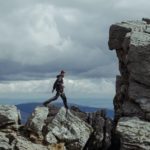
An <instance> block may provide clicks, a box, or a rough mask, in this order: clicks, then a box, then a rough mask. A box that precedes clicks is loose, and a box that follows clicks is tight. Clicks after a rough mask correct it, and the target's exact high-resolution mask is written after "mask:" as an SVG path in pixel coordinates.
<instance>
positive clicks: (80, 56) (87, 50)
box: [0, 0, 150, 81]
mask: <svg viewBox="0 0 150 150" xmlns="http://www.w3.org/2000/svg"><path fill="white" fill-rule="evenodd" d="M141 3H143V4H144V7H141ZM148 3H149V1H147V0H145V3H144V2H143V1H141V0H139V1H138V2H136V1H132V2H131V1H128V0H127V1H125V0H121V1H120V0H110V1H105V0H94V1H91V0H83V1H79V0H72V1H70V0H64V1H60V0H59V1H58V0H50V1H49V0H45V1H43V0H30V1H29V0H13V1H8V0H5V1H2V0H0V17H1V18H0V80H1V81H2V80H30V79H43V78H47V77H50V76H54V75H55V74H56V73H57V72H58V71H59V70H61V69H65V70H66V71H67V72H68V74H70V75H72V76H77V77H82V78H84V77H86V78H88V77H90V78H93V77H94V78H100V77H108V78H110V77H115V75H116V74H117V73H118V71H117V70H118V67H117V58H116V55H115V53H114V52H110V51H109V50H108V46H107V41H108V31H109V26H110V25H111V24H112V23H115V22H116V21H117V22H119V21H122V20H129V19H139V18H142V17H143V16H144V17H147V14H148V13H150V11H149V9H146V8H148ZM131 12H132V13H131Z"/></svg>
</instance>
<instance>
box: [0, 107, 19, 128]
mask: <svg viewBox="0 0 150 150" xmlns="http://www.w3.org/2000/svg"><path fill="white" fill-rule="evenodd" d="M19 123H20V112H19V111H18V110H17V107H16V106H14V105H0V127H4V126H6V125H10V124H11V125H16V126H17V125H18V124H19Z"/></svg>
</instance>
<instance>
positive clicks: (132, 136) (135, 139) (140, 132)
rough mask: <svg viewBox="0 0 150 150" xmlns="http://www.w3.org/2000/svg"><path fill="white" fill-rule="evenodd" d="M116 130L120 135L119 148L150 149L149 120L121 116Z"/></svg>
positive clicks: (123, 149) (122, 149)
mask: <svg viewBox="0 0 150 150" xmlns="http://www.w3.org/2000/svg"><path fill="white" fill-rule="evenodd" d="M116 132H117V133H118V134H119V135H120V140H121V148H120V149H121V150H150V122H146V121H142V120H140V119H139V118H136V117H133V118H129V117H123V118H121V119H120V120H119V121H118V124H117V128H116Z"/></svg>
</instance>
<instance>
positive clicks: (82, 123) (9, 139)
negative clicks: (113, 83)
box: [0, 105, 112, 150]
mask: <svg viewBox="0 0 150 150" xmlns="http://www.w3.org/2000/svg"><path fill="white" fill-rule="evenodd" d="M0 107H1V106H0ZM3 108H4V107H3ZM5 111H6V112H7V113H5ZM5 111H2V110H1V113H0V118H5V117H4V115H6V116H7V119H6V120H7V122H8V123H5V125H4V124H3V126H1V128H0V149H2V150H41V149H42V150H82V149H84V150H95V149H102V150H107V149H108V148H109V147H110V145H111V126H112V121H111V119H108V118H106V116H105V115H104V114H105V113H104V112H103V111H98V112H96V113H85V112H82V111H80V109H78V108H77V107H72V108H71V109H70V110H68V111H67V112H66V109H65V108H64V107H62V108H60V109H59V108H56V107H53V106H52V107H49V108H47V107H36V108H35V110H34V111H33V113H32V114H31V116H30V117H29V119H28V120H27V123H26V124H25V125H20V122H18V121H19V120H20V114H19V111H18V110H17V108H16V107H15V106H9V105H5ZM8 112H9V113H8ZM11 115H12V116H11ZM8 118H9V119H8ZM8 120H10V121H8ZM12 125H13V126H14V125H15V126H17V128H12ZM96 143H97V144H96Z"/></svg>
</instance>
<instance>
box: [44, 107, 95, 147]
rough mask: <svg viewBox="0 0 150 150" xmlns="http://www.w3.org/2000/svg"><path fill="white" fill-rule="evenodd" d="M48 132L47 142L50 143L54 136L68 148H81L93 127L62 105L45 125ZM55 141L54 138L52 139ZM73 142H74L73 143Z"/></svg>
mask: <svg viewBox="0 0 150 150" xmlns="http://www.w3.org/2000/svg"><path fill="white" fill-rule="evenodd" d="M47 129H48V133H47V135H46V140H47V142H49V143H51V141H52V138H50V139H49V138H48V137H52V136H54V137H56V139H57V141H63V142H65V143H66V144H67V145H69V144H70V146H68V147H69V148H70V149H72V148H75V147H76V150H80V149H83V147H84V146H85V144H86V142H87V140H88V139H89V136H90V134H91V133H92V131H93V129H92V127H91V126H90V125H88V124H87V123H86V122H84V121H83V120H81V119H79V118H78V117H77V116H75V115H73V114H72V113H71V112H70V111H68V112H66V109H65V108H64V107H62V108H61V109H60V110H59V112H58V113H57V115H56V116H55V118H54V119H53V120H52V122H51V123H50V124H48V125H47ZM54 141H55V139H54ZM73 143H74V144H73Z"/></svg>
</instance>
